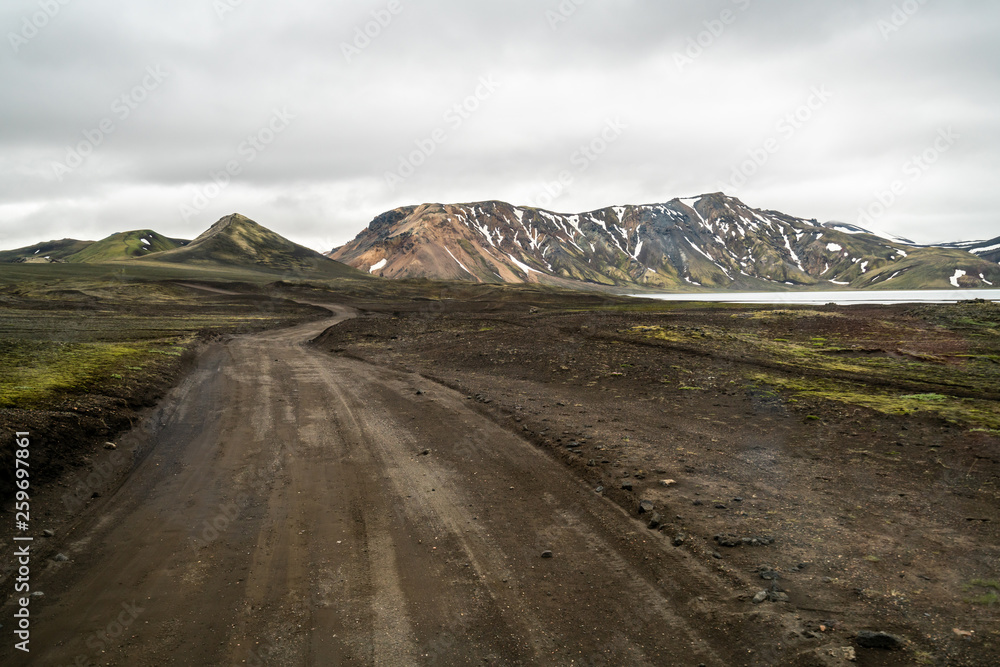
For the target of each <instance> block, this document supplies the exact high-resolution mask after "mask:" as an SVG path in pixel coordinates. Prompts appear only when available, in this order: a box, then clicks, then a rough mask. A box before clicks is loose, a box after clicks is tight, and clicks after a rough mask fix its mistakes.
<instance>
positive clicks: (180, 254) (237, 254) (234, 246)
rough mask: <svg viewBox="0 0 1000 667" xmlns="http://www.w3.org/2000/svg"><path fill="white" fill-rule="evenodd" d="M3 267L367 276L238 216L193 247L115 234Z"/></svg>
mask: <svg viewBox="0 0 1000 667" xmlns="http://www.w3.org/2000/svg"><path fill="white" fill-rule="evenodd" d="M0 262H8V263H19V262H67V263H81V264H105V263H116V264H117V263H121V262H138V263H142V264H156V263H167V264H174V265H184V264H188V265H192V266H199V267H212V266H220V265H222V266H225V267H229V268H232V267H236V268H249V269H254V270H263V271H265V272H268V273H275V272H284V273H293V274H304V273H308V274H311V275H316V276H318V277H324V278H342V277H355V278H357V277H367V275H368V274H367V272H365V273H359V272H358V271H355V270H354V269H352V268H351V267H349V266H345V265H344V264H341V263H340V262H337V261H334V260H332V259H329V258H328V257H326V256H324V255H322V254H320V253H318V252H316V251H315V250H310V249H309V248H306V247H303V246H300V245H298V244H297V243H293V242H292V241H289V240H288V239H286V238H285V237H283V236H280V235H279V234H276V233H275V232H273V231H271V230H270V229H267V228H266V227H263V226H261V225H259V224H257V223H256V222H254V221H253V220H251V219H249V218H247V217H245V216H242V215H240V214H238V213H234V214H232V215H228V216H226V217H224V218H222V219H221V220H219V221H218V222H216V223H215V224H214V225H212V226H211V227H210V228H209V229H208V230H206V231H205V232H204V233H203V234H201V235H200V236H198V238H196V239H194V240H193V241H184V240H181V239H172V238H168V237H166V236H163V235H162V234H158V233H156V232H154V231H152V230H149V229H143V230H138V231H132V232H120V233H118V234H112V235H111V236H109V237H107V238H105V239H102V240H100V241H96V242H95V241H77V240H75V239H63V240H62V241H49V242H46V243H38V244H36V245H33V246H28V247H26V248H19V249H17V250H6V251H0Z"/></svg>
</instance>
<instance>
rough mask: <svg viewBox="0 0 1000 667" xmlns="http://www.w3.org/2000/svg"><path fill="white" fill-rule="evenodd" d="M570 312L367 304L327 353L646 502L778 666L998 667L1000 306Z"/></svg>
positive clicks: (630, 508)
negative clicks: (439, 392) (766, 595)
mask: <svg viewBox="0 0 1000 667" xmlns="http://www.w3.org/2000/svg"><path fill="white" fill-rule="evenodd" d="M565 306H566V304H563V307H562V308H559V309H556V308H554V307H552V305H551V304H549V306H548V307H546V306H543V308H542V309H541V310H539V309H538V308H532V309H531V311H533V312H529V306H528V305H523V304H522V305H519V304H506V305H502V306H501V305H497V304H496V303H492V304H491V303H484V302H478V303H466V302H461V301H455V300H449V301H435V302H429V301H415V302H409V303H400V304H396V305H393V306H390V307H383V306H376V305H374V304H365V307H366V308H367V309H368V310H367V312H366V313H364V314H363V315H362V316H361V317H359V318H357V319H354V320H352V321H348V322H345V323H343V324H341V325H339V326H337V327H336V328H332V329H330V330H328V331H326V332H325V333H324V334H323V335H322V336H321V337H320V338H318V339H317V341H316V342H317V343H318V344H319V345H320V346H321V347H322V348H323V349H326V350H329V351H331V352H334V353H336V354H338V355H346V356H349V357H355V358H357V359H360V360H364V361H367V362H370V363H373V364H378V365H380V366H385V367H390V368H398V369H406V370H411V371H416V372H418V373H420V374H421V375H423V376H424V377H426V378H429V379H433V380H435V381H438V382H440V383H443V384H445V385H447V386H448V387H451V388H453V389H456V390H458V391H459V392H461V393H462V394H464V395H466V396H467V397H468V398H467V400H469V402H470V404H472V405H474V406H475V409H476V410H478V411H479V412H480V413H481V414H483V415H485V416H488V417H489V418H490V419H492V420H494V421H495V422H496V423H497V424H498V425H500V426H502V427H504V428H506V429H509V430H511V431H513V432H515V433H518V434H520V435H521V436H523V437H524V438H527V439H529V440H530V441H532V442H533V443H535V444H536V445H537V446H539V447H540V448H541V449H542V450H543V451H545V452H547V453H548V454H549V456H551V457H552V458H555V459H556V460H558V461H561V462H562V464H563V465H565V466H566V467H567V468H569V469H570V470H571V471H572V472H573V473H574V474H575V475H577V476H578V477H579V478H581V479H582V480H585V482H586V483H587V484H588V485H589V486H590V487H591V488H592V489H597V488H598V487H603V492H602V493H603V495H605V496H606V497H608V498H610V499H612V500H613V501H614V502H616V503H617V504H619V505H620V506H621V507H622V508H624V509H625V510H626V511H627V512H628V513H629V514H631V515H632V517H634V518H635V519H636V520H637V521H642V522H643V523H646V522H647V521H648V518H649V517H650V516H651V515H650V514H649V513H646V514H641V515H640V513H639V502H640V501H641V500H649V501H651V502H652V503H653V505H654V508H655V510H654V511H656V512H658V513H659V514H660V515H662V521H663V525H662V526H661V527H660V528H659V529H658V530H656V531H652V533H651V534H656V535H658V536H659V537H658V538H657V541H656V542H654V544H656V545H659V548H661V549H663V550H672V551H677V550H682V551H684V552H686V553H688V554H690V556H692V557H694V558H696V559H698V560H699V561H701V562H702V563H703V564H704V565H705V566H706V567H709V568H711V569H712V570H714V571H715V573H716V575H717V577H718V579H719V580H720V581H722V582H725V584H726V585H727V586H728V587H729V588H730V589H731V591H732V594H733V596H734V597H735V599H736V603H735V604H736V609H738V610H741V613H744V614H745V615H746V617H747V618H748V619H750V621H751V622H752V623H757V624H759V626H760V628H761V635H760V641H759V646H758V649H759V650H761V651H767V652H768V653H766V654H767V655H770V656H771V658H772V662H773V663H774V664H778V663H782V664H784V663H785V662H787V663H788V664H824V663H823V662H822V661H823V660H827V661H828V664H842V663H841V662H838V661H837V660H838V659H836V658H833V657H830V656H829V655H828V653H827V652H828V650H829V648H830V647H838V646H852V645H853V646H855V648H856V649H857V660H858V664H870V665H875V664H878V665H883V664H948V665H986V664H997V662H998V661H1000V643H998V639H1000V637H998V632H1000V625H998V622H997V621H998V616H997V605H996V592H997V588H998V587H1000V583H998V579H1000V572H998V569H1000V566H998V563H1000V559H998V556H1000V548H998V546H1000V545H998V528H1000V523H998V522H1000V512H998V509H1000V494H998V482H1000V438H998V432H997V431H996V430H995V429H996V428H997V426H996V421H995V418H996V415H997V407H996V406H997V403H996V399H997V398H998V383H997V382H996V378H997V376H998V374H997V370H998V366H997V362H998V361H1000V357H997V356H996V355H997V352H998V348H1000V336H998V335H997V333H998V329H997V325H998V324H1000V316H998V308H997V306H994V305H991V304H960V305H958V306H916V307H914V306H896V307H884V306H867V307H835V306H826V307H821V308H810V309H806V308H799V307H794V306H792V307H784V308H781V309H778V308H771V307H756V306H755V307H746V306H696V305H690V306H678V305H666V304H664V305H662V306H659V305H654V306H649V307H645V308H644V310H645V312H622V307H621V306H619V305H617V304H616V303H610V302H609V304H608V307H607V308H604V309H600V308H594V305H593V303H592V299H591V298H589V297H588V298H587V299H586V303H585V302H584V301H581V303H580V307H581V310H582V312H576V313H573V312H565ZM636 327H646V328H645V329H636ZM657 334H661V335H660V337H656V336H657ZM810 346H814V347H816V348H817V349H819V350H821V351H822V354H821V355H820V356H819V357H817V356H816V355H813V354H812V353H811V352H810V351H809V350H808V348H809V347H810ZM803 348H806V351H805V352H803V351H802V350H803ZM790 353H794V356H789V354H790ZM817 359H818V361H817ZM831 379H833V380H836V381H837V382H838V383H839V384H836V385H835V386H833V385H830V384H829V383H830V382H831V381H832V380H831ZM782 382H785V383H788V382H794V383H797V384H796V385H795V386H796V387H798V388H802V387H807V388H808V387H811V388H814V389H821V390H823V391H824V392H826V393H817V392H812V393H811V394H803V393H802V392H794V391H791V390H789V386H790V385H788V384H781V383H782ZM781 387H784V389H782V388H781ZM831 387H832V388H831ZM852 392H853V393H852ZM914 395H916V397H917V398H910V399H900V397H906V396H910V397H912V396H914ZM852 396H853V397H854V399H857V396H861V397H862V398H864V397H870V396H880V397H888V398H889V399H891V400H897V401H898V400H904V401H908V403H907V406H908V407H909V409H910V412H909V414H903V413H901V412H899V411H898V410H896V409H895V408H893V409H892V410H890V412H893V411H894V410H895V413H893V414H889V413H886V412H879V411H876V410H874V409H871V408H870V407H865V406H864V405H859V404H858V402H857V400H854V401H853V402H851V401H849V400H848V401H847V402H845V400H846V399H849V398H851V397H852ZM969 398H973V399H981V400H979V401H978V402H973V401H968V400H965V399H969ZM914 401H916V403H914ZM923 404H926V405H927V406H928V407H930V408H932V409H936V408H937V406H942V407H941V410H938V411H936V412H935V411H922V410H919V407H920V406H921V405H923ZM914 405H917V406H918V411H913V409H912V408H913V406H914ZM945 406H957V408H956V409H957V412H956V411H955V410H952V411H951V412H947V413H946V412H945ZM972 406H974V409H975V410H979V411H980V412H978V413H974V412H973V411H972V410H973V407H972ZM970 415H973V416H975V419H973V417H972V416H970ZM945 417H948V419H946V418H945ZM970 419H971V421H970ZM984 425H985V427H984ZM974 427H980V428H978V429H975V428H974ZM986 427H989V428H986ZM469 437H474V435H470V436H469ZM668 479H669V480H674V482H675V483H671V484H670V485H668V486H664V485H662V484H661V480H668ZM628 482H630V483H631V485H632V488H631V490H627V489H624V488H622V487H623V483H628ZM624 485H625V486H627V484H624ZM540 509H542V510H544V508H540ZM716 536H719V537H718V538H717V537H716ZM675 538H682V539H675ZM733 538H735V541H736V542H738V543H739V544H740V546H722V545H721V544H732V543H733V541H731V540H732V539H733ZM742 538H751V539H752V538H763V539H760V540H758V542H769V541H770V538H773V540H774V542H773V544H770V545H758V546H755V545H754V543H753V542H752V541H751V542H750V543H746V540H743V539H742ZM674 544H678V545H679V546H674ZM762 571H763V572H766V573H771V572H775V573H777V577H778V578H777V579H776V580H775V579H768V580H765V579H763V578H762V576H761V573H762ZM768 576H772V575H771V574H768ZM695 585H697V584H695ZM772 587H774V588H772ZM775 589H777V590H775ZM763 590H775V592H778V591H779V590H780V591H783V592H784V593H785V594H787V596H788V601H787V602H780V601H779V602H771V601H765V602H763V603H760V604H754V602H752V600H751V598H753V597H754V596H755V594H757V593H758V592H759V591H763ZM713 604H714V602H713ZM720 604H721V603H720ZM727 604H728V603H727ZM724 607H725V605H722V607H720V610H721V609H723V608H724ZM775 628H778V629H779V630H775ZM861 630H876V631H886V632H890V633H894V634H896V635H899V636H901V637H904V638H905V640H906V642H907V647H906V649H905V650H903V651H885V650H876V649H865V648H860V647H857V646H856V644H854V642H853V638H854V636H855V635H856V633H857V632H858V631H861ZM820 647H821V648H820ZM817 648H820V651H819V653H816V652H815V651H816V649H817ZM843 664H846V663H843Z"/></svg>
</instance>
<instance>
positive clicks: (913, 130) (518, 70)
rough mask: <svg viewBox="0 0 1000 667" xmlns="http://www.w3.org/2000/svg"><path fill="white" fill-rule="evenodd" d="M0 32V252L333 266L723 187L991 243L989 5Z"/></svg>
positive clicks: (378, 11)
mask: <svg viewBox="0 0 1000 667" xmlns="http://www.w3.org/2000/svg"><path fill="white" fill-rule="evenodd" d="M0 27H2V29H3V32H4V34H5V39H4V44H2V45H0V53H2V56H0V83H2V90H3V92H2V96H3V103H2V105H0V247H2V248H13V247H18V246H23V245H28V244H31V243H35V242H38V241H42V240H49V239H52V238H63V237H73V238H85V239H97V238H101V237H104V236H106V235H108V234H111V233H113V232H117V231H125V230H129V229H141V228H147V227H148V228H152V229H155V230H157V231H159V232H161V233H163V234H167V235H170V236H175V237H183V238H193V237H194V236H196V235H197V234H199V233H200V232H201V231H203V230H204V229H205V228H207V227H208V226H209V225H210V224H212V223H213V222H214V221H215V220H217V219H218V218H220V217H222V216H223V215H226V214H228V213H232V212H234V211H235V212H240V213H243V214H245V215H247V216H249V217H251V218H253V219H255V220H257V221H258V222H260V223H261V224H264V225H265V226H267V227H270V228H272V229H274V230H275V231H277V232H279V233H281V234H283V235H285V236H287V237H289V238H291V239H293V240H295V241H298V242H299V243H302V244H304V245H307V246H310V247H313V248H315V249H317V250H323V251H326V250H329V249H331V248H332V247H333V246H335V245H339V244H341V243H344V242H346V241H348V240H350V239H351V238H353V237H354V236H355V235H356V234H357V233H358V232H359V231H360V230H361V229H362V228H364V227H365V226H366V225H367V224H368V223H369V222H370V221H371V219H372V218H373V217H374V216H375V215H377V214H379V213H381V212H384V211H386V210H389V209H391V208H394V207H396V206H400V205H405V204H416V203H422V202H428V201H434V202H444V203H450V202H466V201H478V200H483V199H500V200H505V201H509V202H512V203H515V204H531V205H542V206H544V207H546V208H549V209H552V210H556V211H561V212H581V211H586V210H591V209H595V208H600V207H603V206H607V205H612V204H638V203H652V202H664V201H667V200H669V199H672V198H673V197H677V196H680V197H685V196H691V195H694V194H699V193H704V192H715V191H719V190H723V191H725V192H726V193H727V194H732V195H735V196H738V197H740V198H741V199H742V200H743V201H744V202H746V203H747V204H749V205H751V206H754V207H758V208H768V209H776V210H780V211H783V212H786V213H789V214H792V215H797V216H801V217H805V218H817V219H819V220H820V221H827V220H839V221H845V222H851V223H856V224H857V223H859V222H860V224H862V225H865V226H868V227H876V228H879V229H882V230H885V231H889V232H892V233H896V234H899V235H902V236H906V237H909V238H912V239H914V240H916V241H918V242H935V241H944V240H965V239H974V238H990V237H993V236H997V235H998V234H1000V219H998V215H997V214H998V204H997V202H998V196H997V195H998V192H997V190H998V188H997V185H998V184H997V176H998V174H1000V169H998V167H1000V113H998V110H1000V86H998V84H1000V67H998V63H1000V40H998V39H997V35H1000V3H998V2H996V1H995V0H923V1H920V0H844V1H840V2H827V1H825V0H824V1H812V0H806V1H799V2H791V1H789V0H782V1H778V0H718V1H714V2H713V1H708V2H706V1H705V0H674V1H662V0H655V1H654V0H563V1H562V2H561V3H560V1H559V0H540V1H537V2H528V1H521V0H503V1H502V2H501V1H496V2H492V1H490V2H484V1H477V2H470V1H468V0H465V1H459V0H426V1H423V2H417V1H416V0H411V1H407V0H392V1H389V0H384V1H375V2H368V1H363V2H362V1H358V2H337V3H332V2H328V1H326V2H321V1H319V0H290V1H285V2H281V3H278V2H264V0H174V1H172V2H169V3H166V2H161V1H158V2H153V1H152V0H131V1H130V2H122V1H118V2H112V1H110V0H88V1H86V2H85V1H84V0H5V2H4V3H3V5H2V8H0ZM366 32H367V35H366V34H365V33H366ZM213 180H214V181H217V182H219V183H221V184H222V185H221V186H217V185H215V183H213ZM880 200H881V201H880Z"/></svg>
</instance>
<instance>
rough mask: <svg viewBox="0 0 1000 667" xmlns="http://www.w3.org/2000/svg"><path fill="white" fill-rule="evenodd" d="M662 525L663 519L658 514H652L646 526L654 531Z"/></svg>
mask: <svg viewBox="0 0 1000 667" xmlns="http://www.w3.org/2000/svg"><path fill="white" fill-rule="evenodd" d="M662 523H663V517H661V516H660V513H659V512H653V514H652V516H650V517H649V523H648V524H647V526H648V527H649V529H650V530H656V529H657V528H659V527H660V525H661V524H662Z"/></svg>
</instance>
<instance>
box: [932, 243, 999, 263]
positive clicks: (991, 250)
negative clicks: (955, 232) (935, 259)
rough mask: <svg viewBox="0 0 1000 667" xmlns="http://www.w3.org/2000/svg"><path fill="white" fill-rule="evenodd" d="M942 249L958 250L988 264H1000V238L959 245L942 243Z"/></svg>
mask: <svg viewBox="0 0 1000 667" xmlns="http://www.w3.org/2000/svg"><path fill="white" fill-rule="evenodd" d="M941 247H942V248H959V249H961V250H965V251H968V252H971V253H972V254H973V255H976V256H978V257H982V258H983V259H985V260H986V261H988V262H997V263H1000V236H998V237H996V238H995V239H990V240H989V241H962V242H959V243H943V244H941Z"/></svg>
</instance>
